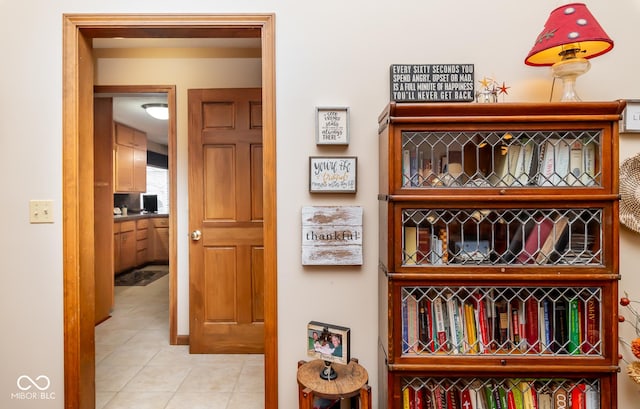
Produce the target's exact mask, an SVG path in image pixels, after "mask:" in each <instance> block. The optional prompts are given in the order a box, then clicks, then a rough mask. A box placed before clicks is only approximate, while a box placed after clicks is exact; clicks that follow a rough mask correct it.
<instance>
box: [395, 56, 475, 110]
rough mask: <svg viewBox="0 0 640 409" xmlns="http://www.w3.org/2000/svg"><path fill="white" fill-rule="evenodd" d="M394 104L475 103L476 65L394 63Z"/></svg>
mask: <svg viewBox="0 0 640 409" xmlns="http://www.w3.org/2000/svg"><path fill="white" fill-rule="evenodd" d="M390 75H391V91H390V93H391V95H390V99H391V101H396V102H471V101H473V100H474V98H475V88H474V86H475V81H474V65H473V64H393V65H391V69H390Z"/></svg>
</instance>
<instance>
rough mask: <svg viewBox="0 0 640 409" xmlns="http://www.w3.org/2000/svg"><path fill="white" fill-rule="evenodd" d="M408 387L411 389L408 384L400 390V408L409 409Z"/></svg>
mask: <svg viewBox="0 0 640 409" xmlns="http://www.w3.org/2000/svg"><path fill="white" fill-rule="evenodd" d="M409 389H411V388H410V387H409V386H407V387H406V388H404V389H403V390H402V409H411V406H410V403H409V399H410V398H409Z"/></svg>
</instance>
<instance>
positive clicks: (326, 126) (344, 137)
mask: <svg viewBox="0 0 640 409" xmlns="http://www.w3.org/2000/svg"><path fill="white" fill-rule="evenodd" d="M348 144H349V108H320V107H317V108H316V145H348Z"/></svg>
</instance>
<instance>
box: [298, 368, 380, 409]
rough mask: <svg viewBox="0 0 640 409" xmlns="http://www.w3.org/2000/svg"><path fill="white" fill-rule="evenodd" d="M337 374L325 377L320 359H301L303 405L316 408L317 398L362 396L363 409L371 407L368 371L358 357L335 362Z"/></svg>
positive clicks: (300, 395)
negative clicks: (347, 361)
mask: <svg viewBox="0 0 640 409" xmlns="http://www.w3.org/2000/svg"><path fill="white" fill-rule="evenodd" d="M331 366H332V367H333V369H334V370H335V372H336V374H337V377H336V378H335V379H332V380H325V379H322V378H321V377H320V373H321V372H322V371H323V369H324V368H325V362H324V361H323V360H321V359H316V360H313V361H309V362H306V361H298V400H299V404H300V409H313V401H314V399H315V398H324V399H329V400H336V399H347V398H353V397H359V400H360V405H359V408H361V409H371V387H370V386H369V385H368V382H369V374H368V373H367V370H366V369H365V368H364V367H363V366H362V365H360V364H358V360H357V359H355V358H352V359H351V361H349V363H348V364H347V365H344V364H339V363H335V362H334V363H332V364H331Z"/></svg>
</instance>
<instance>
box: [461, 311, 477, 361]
mask: <svg viewBox="0 0 640 409" xmlns="http://www.w3.org/2000/svg"><path fill="white" fill-rule="evenodd" d="M464 320H465V328H466V331H467V342H468V343H469V352H470V353H476V354H477V353H478V352H479V351H480V347H479V346H478V337H477V332H476V319H475V313H474V311H473V305H472V304H470V303H464Z"/></svg>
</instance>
